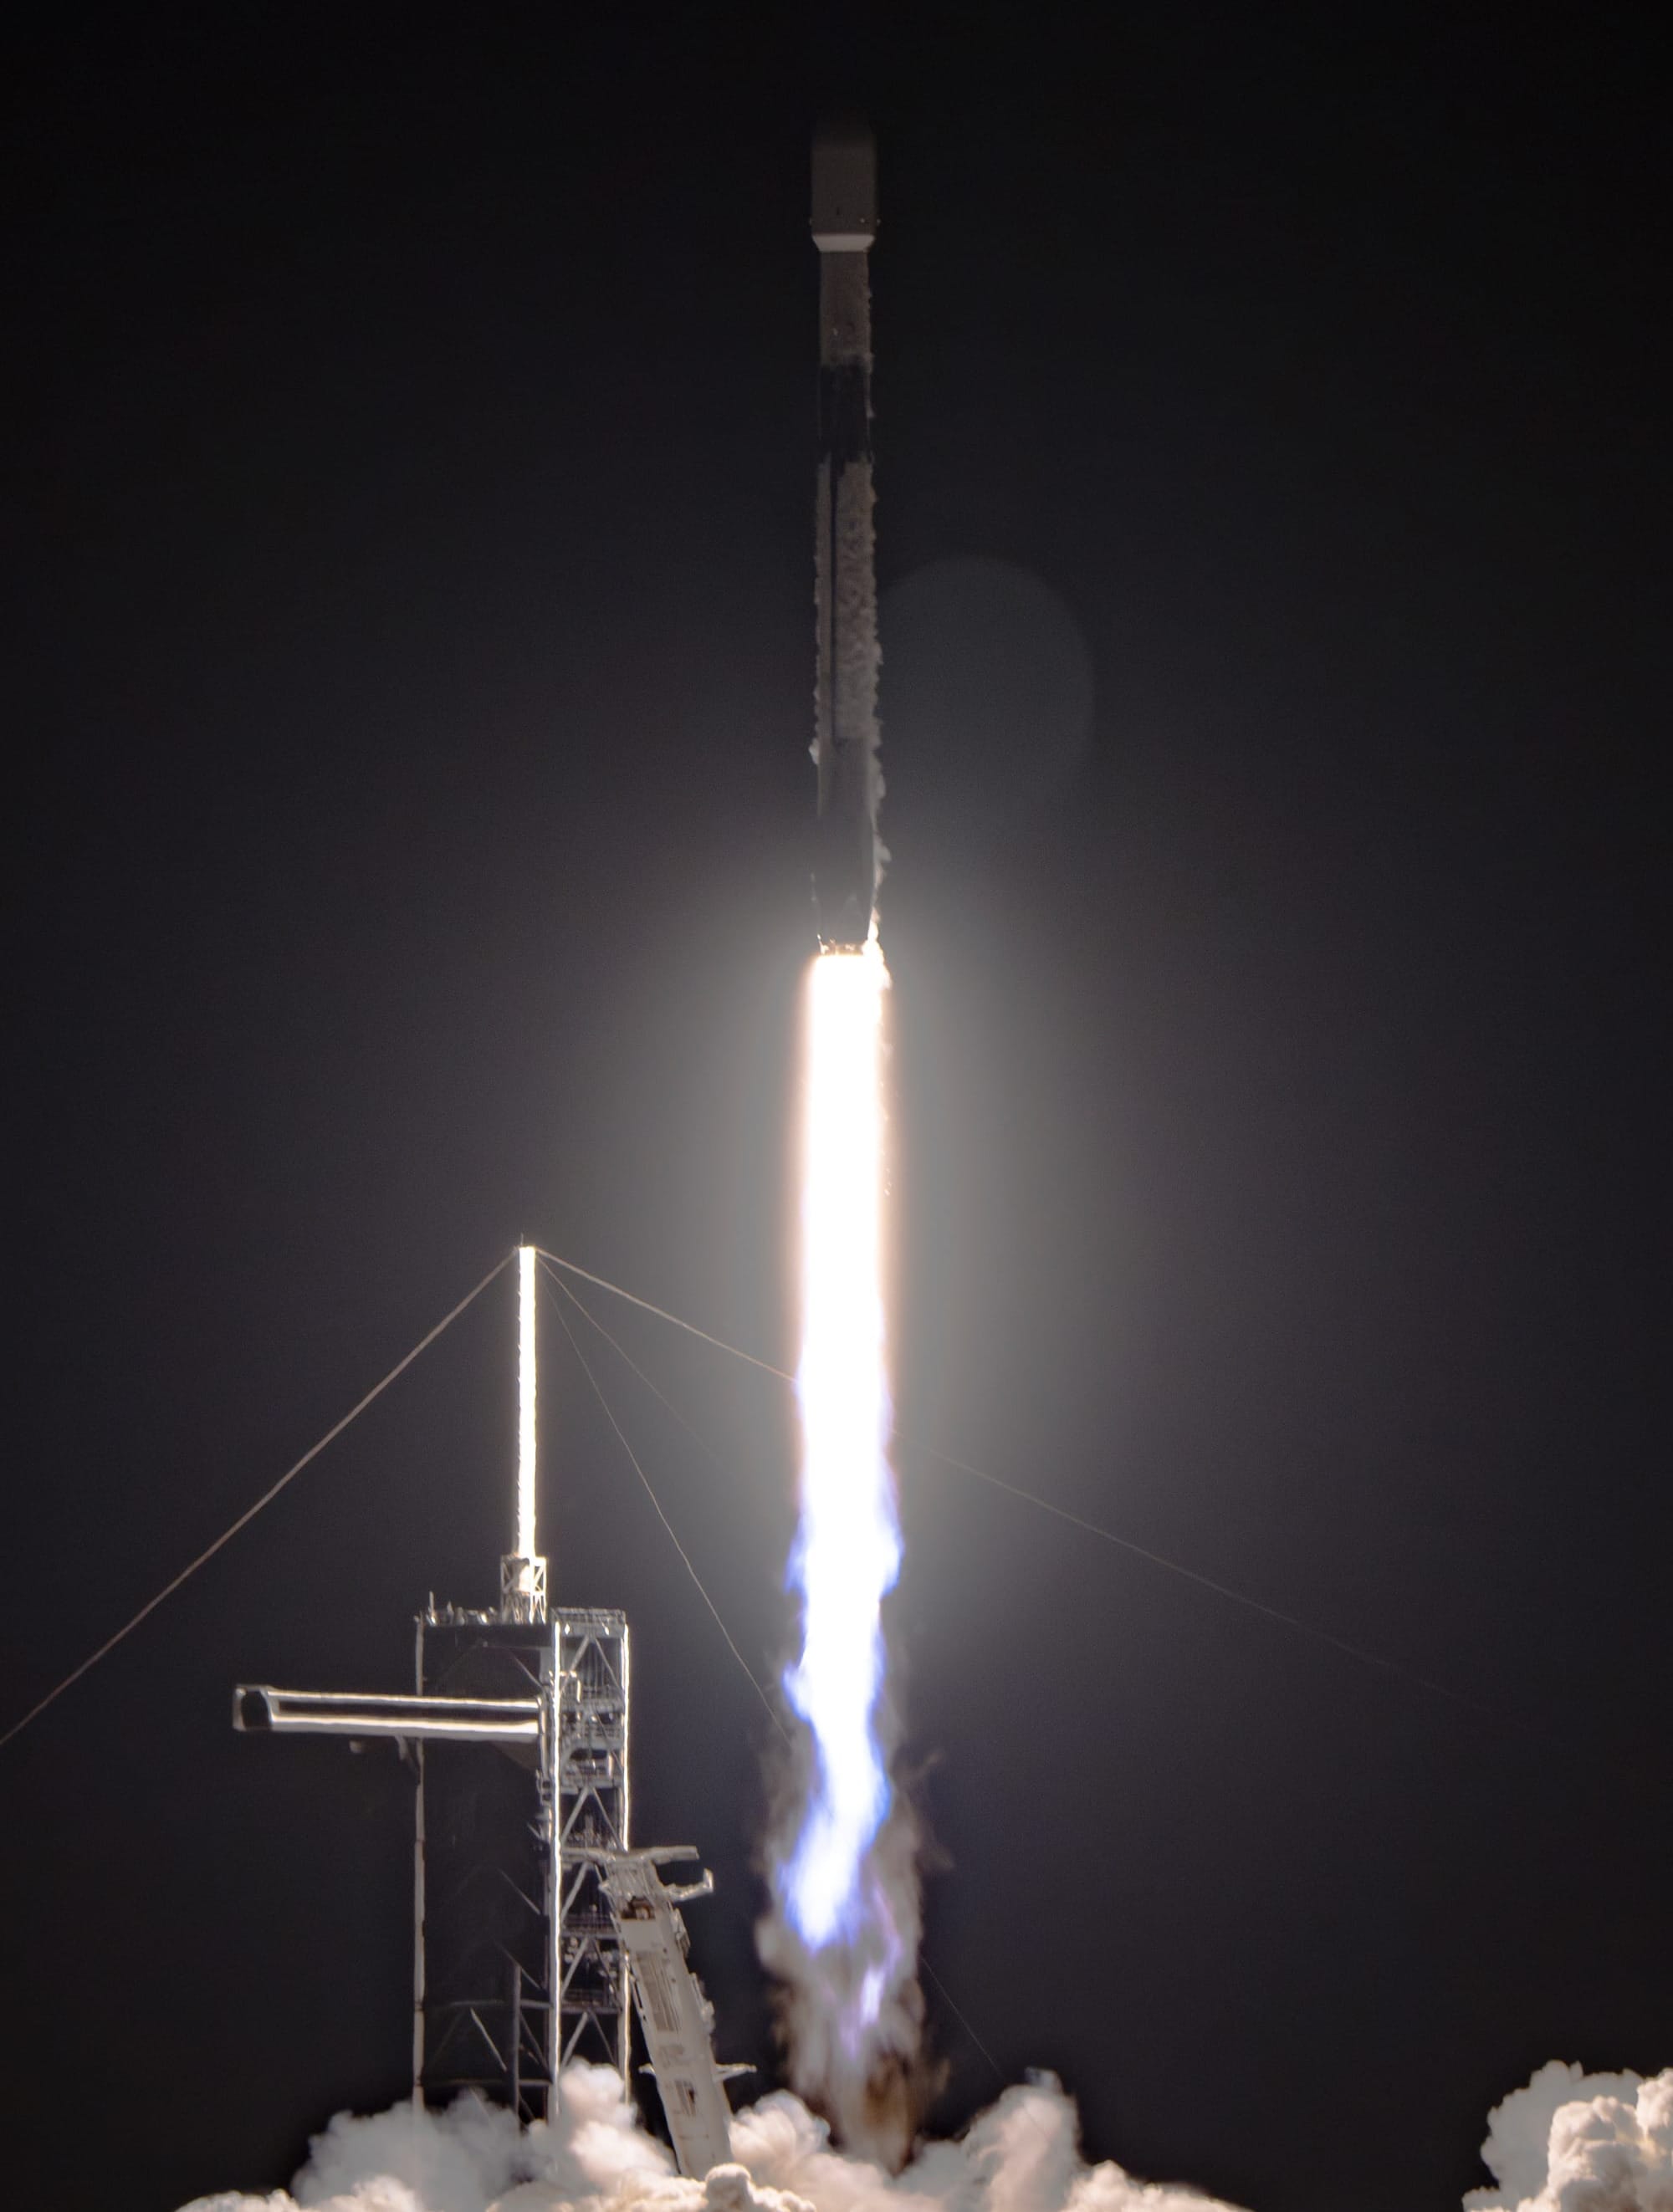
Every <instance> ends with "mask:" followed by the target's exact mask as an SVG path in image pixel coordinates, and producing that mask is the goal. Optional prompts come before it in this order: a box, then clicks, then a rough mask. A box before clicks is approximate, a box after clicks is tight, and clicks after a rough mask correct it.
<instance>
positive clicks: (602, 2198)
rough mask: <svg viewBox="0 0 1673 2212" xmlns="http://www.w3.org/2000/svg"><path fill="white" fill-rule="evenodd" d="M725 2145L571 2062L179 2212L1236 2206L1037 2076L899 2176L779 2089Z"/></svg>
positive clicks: (336, 2144) (1199, 2209) (744, 2116)
mask: <svg viewBox="0 0 1673 2212" xmlns="http://www.w3.org/2000/svg"><path fill="white" fill-rule="evenodd" d="M732 2149H733V2157H734V2159H735V2160H736V2163H735V2164H733V2165H730V2166H716V2167H715V2169H714V2171H713V2172H711V2173H710V2174H709V2176H708V2178H707V2179H706V2180H703V2181H691V2180H686V2179H684V2178H682V2177H681V2176H680V2175H678V2174H677V2173H675V2172H674V2171H673V2167H672V2160H671V2159H670V2157H669V2154H668V2153H667V2151H666V2149H665V2148H664V2147H663V2146H662V2145H661V2144H660V2143H659V2142H654V2141H653V2140H652V2138H651V2137H650V2136H647V2135H646V2134H645V2133H644V2132H643V2130H642V2129H641V2128H640V2127H639V2125H638V2123H637V2121H636V2118H635V2117H634V2116H633V2114H632V2112H630V2109H629V2107H628V2106H627V2105H626V2103H625V2101H624V2098H623V2094H622V2087H621V2082H620V2081H619V2079H618V2077H617V2075H615V2074H614V2073H612V2072H611V2071H610V2070H609V2069H606V2068H602V2067H587V2066H577V2067H574V2068H571V2069H569V2070H568V2071H566V2073H565V2075H564V2077H563V2106H562V2111H561V2113H560V2117H559V2118H558V2119H557V2121H556V2122H555V2123H554V2124H552V2125H551V2127H550V2128H548V2127H546V2126H544V2125H543V2124H538V2123H537V2124H535V2125H534V2126H533V2127H531V2128H527V2129H522V2128H520V2127H519V2126H518V2125H517V2124H516V2122H515V2121H514V2119H513V2118H511V2116H510V2115H509V2114H508V2113H507V2112H501V2111H498V2110H495V2109H490V2107H488V2106H484V2105H481V2104H479V2103H478V2102H477V2101H476V2100H473V2099H471V2098H461V2099H460V2100H459V2101H457V2102H456V2103H455V2104H453V2106H450V2107H449V2108H448V2109H447V2111H446V2112H425V2111H423V2110H420V2109H417V2108H415V2107H414V2106H411V2105H398V2106H396V2107H395V2108H394V2110H393V2111H392V2112H380V2113H377V2114H375V2115H374V2116H373V2117H371V2118H364V2119H362V2118H353V2117H351V2116H350V2115H349V2114H347V2113H339V2114H338V2117H337V2118H335V2119H334V2120H333V2121H332V2123H331V2124H330V2126H329V2127H327V2128H326V2129H325V2131H324V2133H323V2134H321V2135H319V2136H316V2137H315V2139H314V2141H313V2144H312V2146H311V2148H310V2151H309V2155H308V2160H307V2165H306V2166H304V2167H303V2168H302V2170H301V2172H300V2173H299V2174H298V2175H297V2176H296V2178H295V2181H293V2182H292V2184H291V2185H290V2189H289V2191H283V2190H281V2191H277V2192H275V2193H274V2194H272V2195H270V2196H265V2197H251V2196H243V2195H240V2194H238V2193H237V2192H235V2191H233V2192H228V2193H226V2194H223V2195H220V2196H215V2197H198V2198H197V2199H196V2200H195V2201H194V2202H193V2203H192V2204H191V2205H188V2206H186V2207H184V2208H182V2212H969V2209H970V2208H973V2207H975V2206H976V2205H977V2204H978V2203H980V2204H981V2205H982V2207H983V2212H1237V2208H1235V2207H1232V2206H1226V2205H1223V2204H1219V2203H1216V2202H1215V2200H1214V2199H1211V2198H1209V2197H1202V2196H1201V2195H1199V2194H1198V2193H1197V2192H1196V2191H1194V2190H1190V2189H1187V2188H1176V2187H1170V2186H1166V2185H1158V2184H1155V2183H1151V2182H1142V2181H1135V2180H1134V2179H1132V2177H1131V2176H1130V2175H1129V2174H1128V2173H1126V2172H1123V2170H1122V2168H1121V2167H1120V2166H1116V2165H1113V2164H1108V2163H1106V2164H1104V2165H1102V2166H1087V2165H1086V2163H1085V2161H1084V2160H1082V2158H1081V2156H1080V2148H1079V2145H1078V2142H1077V2140H1076V2126H1075V2113H1074V2106H1073V2105H1072V2104H1071V2103H1070V2102H1069V2100H1068V2098H1067V2097H1066V2096H1065V2095H1064V2093H1063V2091H1062V2088H1061V2087H1059V2086H1058V2084H1057V2083H1056V2081H1053V2080H1052V2079H1051V2078H1050V2077H1049V2076H1041V2077H1040V2078H1038V2079H1037V2080H1035V2081H1030V2082H1029V2083H1028V2084H1026V2086H1025V2087H1019V2088H1013V2089H1007V2091H1006V2092H1005V2093H1004V2095H1003V2096H1002V2097H1001V2099H1000V2100H999V2102H998V2103H997V2104H996V2105H995V2106H992V2107H991V2109H990V2110H989V2111H988V2112H983V2114H981V2116H980V2117H979V2118H977V2119H976V2121H974V2122H973V2123H972V2124H971V2125H970V2128H969V2129H968V2130H966V2131H965V2133H964V2135H963V2136H960V2137H959V2138H958V2141H957V2142H934V2143H928V2144H922V2145H921V2146H920V2147H919V2148H918V2151H917V2153H916V2156H915V2157H914V2159H913V2160H912V2163H911V2164H910V2166H908V2167H907V2168H906V2170H905V2172H903V2173H902V2174H900V2175H899V2176H898V2177H894V2178H891V2176H890V2175H889V2174H887V2173H885V2172H884V2171H883V2169H882V2168H881V2167H880V2166H873V2165H871V2164H870V2163H868V2162H867V2160H863V2159H859V2158H854V2157H850V2156H848V2155H846V2154H843V2153H842V2152H839V2151H837V2150H833V2149H832V2148H831V2145H830V2130H828V2128H827V2127H826V2126H825V2124H824V2122H823V2121H822V2120H818V2119H816V2118H814V2117H813V2115H812V2113H811V2112H809V2111H808V2110H807V2107H806V2106H805V2105H803V2104H802V2103H801V2102H800V2100H798V2099H796V2098H794V2097H792V2096H788V2095H785V2094H776V2095H772V2096H769V2097H764V2098H763V2100H761V2102H760V2103H759V2104H758V2105H755V2106H751V2108H750V2109H749V2110H748V2111H747V2112H739V2113H738V2114H736V2115H735V2116H734V2117H733V2124H732ZM1610 2212H1614V2207H1613V2206H1611V2208H1610Z"/></svg>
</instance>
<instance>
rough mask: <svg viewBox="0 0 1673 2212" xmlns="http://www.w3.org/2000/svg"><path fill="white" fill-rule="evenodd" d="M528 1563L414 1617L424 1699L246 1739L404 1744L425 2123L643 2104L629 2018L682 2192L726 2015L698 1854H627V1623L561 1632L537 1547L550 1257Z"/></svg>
mask: <svg viewBox="0 0 1673 2212" xmlns="http://www.w3.org/2000/svg"><path fill="white" fill-rule="evenodd" d="M518 1262H519V1267H518V1273H519V1316H520V1359H519V1411H520V1422H519V1454H518V1513H517V1531H516V1536H517V1542H516V1548H515V1550H514V1551H513V1552H512V1553H508V1555H507V1556H506V1558H505V1559H503V1560H502V1562H501V1572H500V1603H499V1606H498V1607H497V1609H496V1610H494V1611H491V1612H490V1611H476V1610H473V1609H471V1608H468V1607H459V1606H441V1607H438V1606H437V1605H436V1603H435V1600H434V1598H432V1599H431V1600H430V1601H429V1604H428V1605H427V1607H425V1609H424V1611H423V1613H421V1614H420V1615H419V1616H418V1621H417V1666H416V1673H417V1692H416V1694H415V1695H412V1696H405V1695H403V1696H378V1695H375V1694H372V1695H362V1694H360V1693H357V1692H338V1691H317V1690H277V1689H274V1688H271V1686H267V1685H265V1684H241V1685H240V1686H239V1688H238V1689H237V1690H236V1691H234V1696H233V1725H234V1728H236V1729H240V1731H242V1732H244V1733H246V1734H252V1735H335V1736H341V1737H344V1738H346V1739H348V1740H349V1741H350V1742H351V1743H356V1744H358V1743H360V1742H362V1741H368V1740H369V1739H373V1738H379V1737H382V1738H388V1739H390V1740H392V1741H393V1742H394V1743H395V1744H396V1746H397V1747H398V1749H399V1751H400V1753H401V1754H402V1756H403V1757H404V1758H405V1759H406V1760H407V1761H408V1762H409V1764H410V1765H411V1768H412V1770H413V1775H414V1780H415V1784H416V1788H415V1826H414V1844H413V2018H412V2086H413V2095H414V2097H415V2099H416V2100H417V2101H418V2102H419V2103H421V2104H426V2105H431V2106H440V2105H442V2104H445V2103H447V2101H448V2100H450V2099H451V2098H453V2097H454V2096H456V2095H458V2094H459V2093H462V2092H471V2093H475V2094H477V2095H478V2096H481V2097H483V2098H484V2099H486V2100H488V2101H490V2103H493V2104H496V2105H503V2106H505V2107H506V2108H507V2109H508V2111H510V2112H514V2113H515V2114H516V2115H517V2117H518V2118H519V2119H520V2120H521V2121H524V2122H529V2121H532V2120H544V2119H550V2118H554V2117H555V2116H556V2113H557V2099H558V2095H559V2087H558V2083H559V2076H560V2075H561V2073H562V2071H563V2068H564V2067H565V2066H567V2065H569V2064H570V2063H572V2062H575V2061H576V2060H583V2059H584V2060H587V2061H589V2062H591V2063H593V2064H594V2065H600V2066H607V2067H610V2068H611V2069H614V2070H615V2071H616V2072H617V2074H619V2075H620V2076H621V2079H622V2082H623V2087H624V2092H630V2088H631V2078H632V2077H631V2070H630V2069H631V2051H632V2007H633V2006H634V2005H635V2004H636V2006H637V2010H638V2017H639V2021H640V2023H641V2027H642V2032H643V2035H644V2039H645V2045H646V2049H647V2051H648V2054H649V2065H648V2071H649V2072H651V2073H652V2074H653V2075H654V2076H655V2079H656V2084H657V2087H658V2090H659V2092H660V2096H661V2100H662V2106H663V2111H664V2113H665V2114H666V2118H667V2122H668V2131H669V2134H670V2136H672V2139H673V2144H674V2149H675V2153H676V2155H677V2156H678V2160H679V2165H680V2169H681V2171H682V2172H685V2173H688V2174H695V2175H698V2176H701V2175H703V2174H704V2173H706V2172H708V2171H709V2168H710V2167H711V2166H718V2165H721V2164H722V2163H724V2162H725V2161H726V2160H727V2158H728V2157H729V2156H730V2142H729V2133H728V2130H729V2122H730V2112H729V2109H728V2107H727V2099H726V2092H725V2089H724V2088H723V2087H722V2086H721V2085H722V2081H723V2080H724V2078H725V2077H726V2075H728V2074H733V2073H739V2072H745V2071H747V2070H748V2069H745V2068H739V2067H727V2068H722V2067H720V2066H717V2065H716V2063H715V2057H714V2053H713V2050H712V2048H711V2044H710V2035H711V2032H712V2028H713V2025H714V2015H713V2012H712V2010H711V2008H710V2007H709V2002H708V2000H707V1998H706V1997H705V1996H703V1991H702V1990H701V1988H700V1987H699V1985H698V1984H697V1980H696V1978H695V1977H694V1976H693V1974H692V1972H691V1970H690V1966H689V1965H688V1964H687V1962H686V1938H685V1928H684V1921H683V1920H682V1918H681V1917H680V1914H679V1911H678V1907H679V1906H680V1905H683V1904H685V1903H688V1902H689V1901H690V1899H693V1898H697V1897H703V1896H706V1895H707V1894H708V1893H709V1889H710V1888H711V1887H712V1883H711V1881H710V1877H709V1875H708V1873H707V1872H706V1871H705V1872H703V1874H702V1875H701V1878H700V1879H699V1880H697V1881H690V1882H685V1883H678V1882H667V1881H664V1880H663V1877H662V1872H661V1869H662V1868H663V1867H664V1866H665V1865H673V1864H676V1863H678V1862H680V1861H685V1860H695V1858H696V1856H697V1855H696V1853H695V1852H694V1851H693V1850H690V1848H689V1847H686V1846H683V1845H682V1846H675V1847H665V1848H663V1849H660V1850H636V1849H635V1848H634V1847H633V1845H632V1843H631V1840H630V1784H629V1763H628V1754H629V1720H630V1694H631V1661H630V1651H631V1646H630V1638H629V1633H628V1624H627V1620H626V1617H625V1615H624V1614H623V1613H617V1612H613V1611H608V1610H596V1609H595V1610H588V1609H585V1608H581V1607H560V1608H557V1609H556V1610H551V1611H549V1609H548V1607H547V1602H546V1562H545V1560H544V1559H542V1558H541V1557H540V1555H539V1554H538V1551H537V1550H536V1547H535V1529H534V1460H535V1425H534V1401H535V1362H534V1295H535V1274H534V1262H535V1255H534V1251H533V1249H532V1247H531V1246H527V1245H525V1246H523V1247H521V1248H520V1250H519V1253H518Z"/></svg>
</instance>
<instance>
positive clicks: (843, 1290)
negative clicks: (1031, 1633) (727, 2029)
mask: <svg viewBox="0 0 1673 2212" xmlns="http://www.w3.org/2000/svg"><path fill="white" fill-rule="evenodd" d="M888 982H889V975H888V969H887V968H886V966H885V963H884V959H883V955H882V952H881V951H880V950H879V947H878V945H877V943H876V940H875V939H873V940H871V941H870V942H869V943H867V945H864V946H863V947H862V948H861V950H860V951H855V952H848V951H840V952H839V951H828V952H824V953H822V954H821V955H820V956H819V957H818V959H816V960H815V961H814V962H813V963H812V967H811V969H810V970H809V973H808V981H807V994H806V1097H805V1103H804V1108H803V1123H802V1147H801V1255H800V1258H801V1264H800V1288H801V1358H800V1369H799V1371H798V1375H797V1389H798V1395H799V1399H800V1410H801V1428H802V1468H801V1521H800V1530H799V1533H798V1534H797V1537H796V1542H795V1547H794V1552H793V1553H792V1555H791V1559H790V1576H791V1581H792V1583H793V1585H794V1588H795V1589H796V1590H797V1591H798V1593H799V1594H800V1599H801V1606H802V1637H801V1650H800V1656H799V1658H798V1659H797V1661H796V1662H795V1664H794V1666H793V1667H791V1668H789V1670H788V1672H787V1674H786V1675H785V1678H784V1686H785V1691H786V1693H787V1695H788V1699H789V1701H790V1704H791V1705H792V1706H793V1707H794V1711H796V1712H797V1713H798V1714H799V1715H800V1717H801V1719H802V1720H803V1721H804V1722H805V1723H806V1726H807V1731H808V1735H807V1738H806V1746H805V1752H806V1756H805V1759H804V1761H803V1771H802V1772H801V1773H800V1776H799V1781H800V1793H799V1796H798V1800H797V1802H794V1804H791V1805H789V1806H788V1807H787V1808H785V1811H784V1814H783V1815H782V1821H781V1826H780V1832H779V1833H778V1834H777V1836H776V1838H775V1839H774V1849H773V1858H772V1864H771V1869H770V1873H771V1880H772V1888H773V1901H774V1911H773V1914H772V1917H770V1919H769V1920H768V1921H766V1922H764V1923H763V1926H762V1928H761V1929H760V1931H759V1936H760V1943H761V1951H762V1956H763V1960H765V1962H766V1964H767V1965H768V1966H770V1968H771V1970H772V1971H773V1972H774V1973H775V1974H776V1975H777V1976H778V1977H779V1978H780V1980H781V1981H782V1983H783V1984H784V1985H785V1990H786V2003H787V2019H786V2026H787V2028H788V2042H789V2055H790V2073H791V2079H792V2081H793V2082H794V2085H795V2087H797V2088H798V2089H799V2090H800V2092H801V2093H803V2094H804V2095H806V2096H808V2097H810V2098H812V2100H814V2101H815V2102H816V2103H817V2104H818V2106H820V2108H821V2109H822V2110H824V2111H825V2112H829V2113H830V2116H831V2117H832V2118H833V2119H834V2120H835V2121H836V2122H837V2126H838V2128H839V2130H841V2133H842V2135H843V2140H844V2141H845V2142H849V2143H851V2144H854V2145H856V2146H858V2147H861V2148H867V2149H868V2150H871V2151H873V2152H875V2153H876V2154H879V2155H881V2156H884V2157H885V2158H889V2159H891V2160H893V2159H897V2158H898V2157H900V2156H901V2155H903V2154H904V2151H905V2149H906V2147H907V2144H908V2142H910V2137H911V2126H912V2118H913V2115H912V2114H911V2112H910V2109H908V2100H907V2098H906V2095H905V2090H906V2087H907V2069H909V2068H910V2062H911V2059H912V2057H913V2056H914V2054H915V2053H916V2047H917V2042H918V2031H919V2025H920V2021H921V2017H922V1999H921V1998H920V1996H919V1993H918V1990H917V1986H916V1954H917V1940H918V1897H917V1883H916V1872H915V1869H914V1865H913V1840H914V1839H913V1836H912V1831H911V1823H910V1813H909V1812H908V1809H907V1808H906V1807H905V1806H904V1804H903V1803H902V1802H900V1801H898V1800H897V1798H896V1797H895V1796H894V1793H893V1791H892V1790H891V1783H890V1778H889V1771H888V1768H889V1753H890V1751H891V1748H892V1743H891V1715H890V1711H889V1708H888V1704H887V1700H886V1697H885V1686H884V1657H885V1654H884V1640H883V1626H882V1616H881V1608H882V1603H883V1599H884V1597H885V1594H886V1593H887V1592H888V1591H889V1590H890V1589H891V1588H892V1587H893V1585H894V1582H895V1577H896V1575H897V1571H898V1570H899V1566H900V1530H899V1526H898V1522H897V1517H896V1510H895V1490H894V1477H893V1474H892V1473H891V1468H890V1466H889V1455H888V1446H889V1430H890V1404H889V1389H888V1374H887V1364H886V1352H887V1345H886V1330H885V1310H884V1264H885V1255H884V1229H883V1206H884V1179H885V1152H884V1132H885V1109H884V1085H883V1060H884V1007H885V998H886V994H887V990H888Z"/></svg>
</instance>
